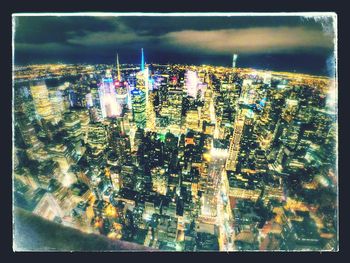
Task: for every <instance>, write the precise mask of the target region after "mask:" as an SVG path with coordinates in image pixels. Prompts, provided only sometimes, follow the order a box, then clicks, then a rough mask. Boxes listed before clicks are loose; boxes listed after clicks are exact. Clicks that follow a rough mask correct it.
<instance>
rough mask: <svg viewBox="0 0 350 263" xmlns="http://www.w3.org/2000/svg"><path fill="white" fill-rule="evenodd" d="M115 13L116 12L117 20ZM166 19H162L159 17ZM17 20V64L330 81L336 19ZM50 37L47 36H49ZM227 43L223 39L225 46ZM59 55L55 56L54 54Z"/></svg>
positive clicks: (15, 21) (218, 17) (122, 18)
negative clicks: (247, 71)
mask: <svg viewBox="0 0 350 263" xmlns="http://www.w3.org/2000/svg"><path fill="white" fill-rule="evenodd" d="M112 15H113V14H112ZM159 15H161V14H159ZM233 15H234V16H231V17H223V16H213V17H211V16H195V14H194V15H193V16H191V15H190V14H187V15H186V16H181V14H179V16H171V17H164V14H163V15H161V16H141V19H142V21H143V22H142V23H138V22H137V21H138V19H139V17H138V16H132V15H130V16H118V14H117V16H103V17H101V16H79V17H72V16H64V14H63V16H60V17H57V16H37V17H36V16H35V15H34V16H30V17H25V16H17V17H15V18H14V23H15V31H14V32H15V33H14V44H15V45H14V48H15V54H14V55H15V56H14V58H15V62H16V64H28V63H56V62H63V63H92V64H95V63H100V64H106V63H108V64H109V63H114V60H113V59H112V58H113V57H114V56H115V54H116V53H117V52H118V53H119V55H120V56H121V57H122V58H123V61H124V62H125V63H137V62H138V57H137V54H138V51H137V50H139V49H140V48H145V49H147V50H148V52H147V53H148V54H147V60H146V62H147V63H169V62H170V63H175V64H176V63H180V64H195V65H201V64H211V65H217V66H220V65H221V66H229V65H230V60H231V58H230V56H231V55H232V54H233V53H237V54H240V57H239V60H238V62H237V64H238V66H240V67H254V68H256V69H270V70H277V71H291V72H300V73H309V74H316V75H326V76H333V75H334V72H333V69H334V59H335V58H334V49H333V46H334V41H335V38H336V35H335V32H334V28H335V24H334V21H335V20H334V19H333V17H332V15H323V16H318V17H314V16H312V15H310V16H301V15H292V16H268V15H266V16H264V14H261V16H244V15H241V16H239V15H238V16H237V14H236V15H235V14H233ZM44 32H50V33H44ZM222 39H226V41H222ZM53 50H54V51H55V52H52V51H53Z"/></svg>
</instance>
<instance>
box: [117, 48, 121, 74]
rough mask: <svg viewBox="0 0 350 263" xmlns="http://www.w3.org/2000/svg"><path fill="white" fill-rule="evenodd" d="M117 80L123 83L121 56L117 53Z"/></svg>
mask: <svg viewBox="0 0 350 263" xmlns="http://www.w3.org/2000/svg"><path fill="white" fill-rule="evenodd" d="M117 79H118V81H121V79H122V78H121V75H120V65H119V56H118V53H117Z"/></svg>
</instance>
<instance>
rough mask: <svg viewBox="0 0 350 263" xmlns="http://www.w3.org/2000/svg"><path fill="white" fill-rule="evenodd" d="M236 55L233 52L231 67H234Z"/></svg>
mask: <svg viewBox="0 0 350 263" xmlns="http://www.w3.org/2000/svg"><path fill="white" fill-rule="evenodd" d="M237 57H238V55H237V54H233V56H232V69H235V68H236V61H237Z"/></svg>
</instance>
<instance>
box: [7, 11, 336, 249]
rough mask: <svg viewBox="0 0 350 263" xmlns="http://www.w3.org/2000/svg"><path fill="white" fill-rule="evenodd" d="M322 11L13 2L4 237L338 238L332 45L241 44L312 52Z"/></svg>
mask: <svg viewBox="0 0 350 263" xmlns="http://www.w3.org/2000/svg"><path fill="white" fill-rule="evenodd" d="M300 17H302V15H300ZM324 17H328V19H330V20H327V18H326V19H323V18H322V16H321V17H320V16H318V17H313V18H312V19H310V16H309V18H308V19H306V18H305V15H304V18H303V19H302V20H300V19H299V17H298V18H296V17H294V16H290V17H287V16H285V17H281V16H277V17H259V16H255V17H253V16H251V17H250V16H242V17H239V18H238V17H233V18H235V19H234V21H233V20H231V19H232V17H214V16H213V17H210V16H208V17H197V18H193V17H177V16H168V17H166V16H163V17H147V16H145V17H143V16H139V17H136V16H135V17H133V18H131V17H124V18H125V19H122V18H123V17H118V19H117V20H115V19H116V18H115V17H114V18H111V17H108V16H106V17H105V16H100V17H95V18H94V19H91V17H74V16H71V17H69V18H70V19H67V17H63V18H62V17H55V18H54V19H52V17H45V16H43V17H41V19H38V17H30V16H28V17H26V16H19V17H16V19H14V25H15V28H16V31H18V29H19V28H21V27H24V30H20V32H19V34H18V35H17V38H16V37H15V42H14V44H15V49H14V57H15V61H14V68H13V80H14V83H13V108H12V112H13V152H12V154H13V171H12V180H13V197H14V198H13V208H14V209H13V210H14V212H13V214H14V221H13V223H14V240H13V246H14V250H15V251H52V250H53V251H55V250H56V251H60V250H61V251H88V250H98V251H118V250H130V251H135V250H143V251H149V250H150V251H187V252H188V251H192V252H195V251H197V252H198V251H199V252H201V251H221V252H224V251H225V252H230V251H338V250H339V248H338V242H339V240H338V231H339V230H338V167H337V165H338V156H337V154H338V153H337V150H338V116H337V96H338V95H337V88H338V86H337V85H338V83H337V75H336V74H335V72H336V63H335V62H336V61H335V58H328V59H326V60H324V63H325V64H327V61H328V67H329V68H327V66H326V69H325V71H327V72H328V77H327V76H318V75H315V74H302V73H298V72H295V70H282V68H283V67H284V66H280V70H275V69H274V68H273V67H271V65H270V64H269V63H267V62H266V61H265V62H264V61H259V59H258V58H257V57H256V56H259V55H258V54H262V53H265V52H270V53H271V54H272V55H271V56H272V57H273V56H278V55H281V54H284V55H286V60H284V62H283V61H279V62H278V60H277V61H276V65H277V64H278V65H282V64H283V63H287V64H288V65H289V68H290V67H295V65H296V64H295V63H294V61H293V60H291V59H290V58H291V57H294V58H295V57H298V56H301V57H303V56H304V59H305V61H308V63H306V62H304V61H303V60H302V61H298V62H299V63H301V64H302V65H303V66H304V67H305V68H308V69H309V70H311V69H312V68H313V67H315V65H316V66H317V67H321V65H323V66H322V67H324V66H325V65H324V63H323V64H322V63H321V64H320V65H318V62H319V61H318V60H317V59H316V60H311V61H309V60H310V56H319V59H321V60H323V59H322V55H325V54H329V53H330V52H331V53H332V52H333V54H335V53H336V48H337V46H336V41H335V36H336V32H333V31H332V30H333V29H334V27H333V26H334V25H335V24H336V21H335V20H334V19H336V17H335V16H334V14H324ZM23 18H25V19H23ZM43 18H46V19H48V20H45V19H44V20H43ZM261 18H264V19H261ZM50 19H51V20H50ZM167 19H168V20H167ZM193 19H194V20H193ZM44 21H46V22H44ZM74 21H75V22H74ZM203 21H206V24H203V23H200V22H203ZM24 22H25V23H24ZM58 22H59V24H56V25H55V26H53V25H54V24H55V23H58ZM146 22H147V23H146ZM150 22H152V23H151V24H150ZM74 23H75V26H73V24H74ZM230 23H232V24H230ZM35 24H36V25H35ZM233 24H234V25H235V27H233ZM33 25H34V26H33ZM170 25H171V26H170ZM303 25H304V26H303ZM44 28H45V30H44ZM54 28H56V29H58V28H59V29H60V30H53V29H54ZM72 28H74V30H73V31H72V30H71V29H72ZM102 28H103V30H102V31H101V29H102ZM51 33H52V34H51ZM16 34H17V33H16ZM40 35H44V37H43V38H41V39H40V38H38V36H40ZM238 36H239V37H238ZM30 39H31V40H30ZM198 39H199V40H201V41H198ZM217 40H219V41H217ZM165 43H166V46H168V47H164V44H165ZM68 46H69V48H68V49H67V47H68ZM115 46H119V48H117V49H115ZM122 46H123V48H122ZM232 47H235V48H236V49H235V50H234V51H233V52H232ZM18 48H19V51H18ZM35 50H36V51H35ZM79 50H80V51H81V52H80V51H79ZM126 50H128V52H126ZM134 50H136V51H134ZM39 51H40V52H39ZM53 51H57V52H55V54H54V56H56V57H57V58H60V59H61V60H62V61H63V60H65V58H73V57H74V55H73V53H78V54H76V55H77V57H79V56H83V57H85V58H86V60H88V59H87V58H93V57H94V56H96V57H100V58H103V57H104V56H108V57H109V58H110V59H111V62H109V63H96V62H89V63H88V62H85V63H82V62H80V63H79V62H77V63H68V62H65V63H57V62H51V63H44V62H43V60H44V58H48V59H49V60H50V59H53V56H51V53H52V52H53ZM17 52H19V53H17ZM21 52H22V53H21ZM36 52H38V53H36ZM70 52H72V53H70ZM85 52H86V53H85ZM125 52H126V53H125ZM180 53H183V54H187V55H186V56H187V58H186V59H187V60H188V61H192V62H193V61H194V60H193V58H194V57H197V58H201V59H204V58H205V57H208V54H210V56H212V57H217V58H218V61H222V60H221V58H222V57H225V59H226V57H227V60H228V62H227V64H225V65H222V64H221V62H220V63H219V65H216V64H215V63H214V62H213V60H208V63H200V64H199V65H194V64H193V63H189V64H187V63H184V62H181V61H182V60H181V59H180V58H179V54H180ZM16 54H17V55H16ZM18 54H19V55H18ZM29 54H31V55H29ZM104 54H105V55H104ZM162 54H164V55H162ZM206 54H207V55H206ZM250 55H252V56H253V58H254V59H253V61H252V64H251V65H250V66H249V67H248V66H247V67H245V66H243V65H242V64H241V62H242V61H244V59H245V58H246V57H247V56H250ZM18 56H27V59H29V60H30V63H28V64H29V65H20V63H19V64H18V63H17V62H16V61H18V60H17V59H16V57H18ZM35 56H37V58H38V59H40V60H42V63H37V62H35V61H36V60H35V59H33V57H35ZM134 56H136V57H134ZM327 56H328V55H327ZM50 57H51V58H50ZM164 58H172V59H171V61H169V62H163V63H159V62H158V63H152V61H153V60H158V61H161V60H163V59H164ZM287 58H288V59H287ZM297 60H299V59H297ZM330 60H332V63H331V62H330ZM202 61H203V60H202ZM222 63H223V62H222ZM242 63H243V62H242ZM260 63H262V65H263V67H260V66H259V64H260ZM312 65H313V66H312ZM311 71H312V70H311ZM41 225H42V226H43V227H42V228H41ZM43 229H45V230H44V231H43ZM28 231H29V232H31V233H34V235H35V239H33V240H28V239H26V238H25V237H26V236H27V232H28ZM58 231H59V232H60V233H61V234H60V235H56V234H54V233H57V232H58ZM44 232H45V233H44ZM51 232H52V233H53V235H52V236H50V235H49V234H50V233H51ZM69 232H71V234H69ZM68 236H71V237H72V239H71V241H70V242H64V241H63V240H66V238H67V237H68Z"/></svg>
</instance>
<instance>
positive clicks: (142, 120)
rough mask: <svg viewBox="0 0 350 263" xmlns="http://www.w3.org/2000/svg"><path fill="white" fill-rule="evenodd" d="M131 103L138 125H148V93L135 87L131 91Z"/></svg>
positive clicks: (142, 126)
mask: <svg viewBox="0 0 350 263" xmlns="http://www.w3.org/2000/svg"><path fill="white" fill-rule="evenodd" d="M131 103H132V114H133V120H134V122H135V124H136V126H137V127H139V128H145V125H146V94H145V92H143V91H141V90H138V89H134V90H132V91H131Z"/></svg>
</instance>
